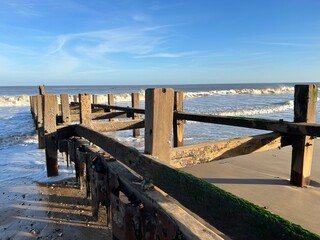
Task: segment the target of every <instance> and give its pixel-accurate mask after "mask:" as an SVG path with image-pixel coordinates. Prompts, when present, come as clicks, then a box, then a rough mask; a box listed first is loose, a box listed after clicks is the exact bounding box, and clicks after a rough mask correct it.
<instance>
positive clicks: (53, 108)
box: [43, 94, 59, 177]
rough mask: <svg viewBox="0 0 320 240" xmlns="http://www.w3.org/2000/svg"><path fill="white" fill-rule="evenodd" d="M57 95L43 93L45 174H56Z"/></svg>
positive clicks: (51, 175)
mask: <svg viewBox="0 0 320 240" xmlns="http://www.w3.org/2000/svg"><path fill="white" fill-rule="evenodd" d="M57 105H58V101H57V96H56V95H52V94H48V95H43V126H44V133H45V151H46V164H47V176H48V177H53V176H58V175H59V173H58V154H57V144H56V141H57V139H56V137H57V126H56V124H57V123H56V120H57Z"/></svg>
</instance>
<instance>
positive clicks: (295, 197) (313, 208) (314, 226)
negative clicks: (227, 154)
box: [182, 140, 320, 235]
mask: <svg viewBox="0 0 320 240" xmlns="http://www.w3.org/2000/svg"><path fill="white" fill-rule="evenodd" d="M291 150H292V148H291V146H288V147H285V148H282V149H280V150H279V149H276V150H270V151H265V152H260V153H252V154H249V155H244V156H239V157H233V158H228V159H224V160H220V161H214V162H211V163H206V164H200V165H196V166H188V167H185V168H183V169H182V170H183V171H185V172H188V173H191V174H193V175H194V176H196V177H199V178H202V179H204V180H206V181H208V182H210V183H212V184H214V185H216V186H218V187H220V188H222V189H224V190H225V191H227V192H231V193H233V194H234V195H236V196H239V197H241V198H244V199H246V200H248V201H250V202H252V203H254V204H256V205H258V206H261V207H263V208H265V209H267V210H268V211H270V212H272V213H275V214H277V215H279V216H281V217H282V218H284V219H287V220H289V221H290V222H293V223H296V224H298V225H301V226H302V227H303V228H305V229H307V230H309V231H311V232H314V233H316V234H318V235H320V222H319V216H320V207H319V206H320V159H319V156H320V141H319V140H317V141H316V143H315V150H314V154H313V162H312V172H311V182H310V186H308V187H304V188H300V187H295V186H292V185H290V182H289V181H290V169H291Z"/></svg>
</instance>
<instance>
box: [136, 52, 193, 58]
mask: <svg viewBox="0 0 320 240" xmlns="http://www.w3.org/2000/svg"><path fill="white" fill-rule="evenodd" d="M196 54H198V52H177V53H155V54H150V55H140V56H135V58H181V57H187V56H193V55H196Z"/></svg>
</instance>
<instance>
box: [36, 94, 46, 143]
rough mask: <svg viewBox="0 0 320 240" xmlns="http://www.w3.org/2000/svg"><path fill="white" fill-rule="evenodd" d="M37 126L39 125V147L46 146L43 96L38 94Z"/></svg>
mask: <svg viewBox="0 0 320 240" xmlns="http://www.w3.org/2000/svg"><path fill="white" fill-rule="evenodd" d="M37 115H38V118H37V126H38V148H39V149H44V148H45V139H44V127H43V96H41V95H38V96H37Z"/></svg>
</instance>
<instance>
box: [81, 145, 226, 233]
mask: <svg viewBox="0 0 320 240" xmlns="http://www.w3.org/2000/svg"><path fill="white" fill-rule="evenodd" d="M83 150H84V151H88V152H89V153H94V154H95V155H96V156H97V155H99V154H98V150H95V149H93V148H92V147H88V146H84V148H83ZM100 157H101V158H103V156H102V155H101V154H100ZM102 164H104V166H105V169H107V172H108V176H109V181H110V178H112V176H114V177H116V178H117V180H118V181H119V183H120V184H119V185H120V186H121V187H122V188H123V189H121V190H122V191H124V192H125V193H129V194H130V197H131V198H135V199H138V200H139V202H141V203H142V204H143V206H144V209H145V211H146V209H154V210H152V211H156V212H157V211H159V210H160V212H158V213H157V214H159V213H162V214H165V215H167V216H168V217H169V218H171V219H172V220H173V221H174V222H175V223H176V224H177V226H178V227H179V229H180V231H181V232H182V234H183V236H184V238H185V239H222V238H221V237H220V236H219V235H218V234H217V233H215V232H214V229H213V228H212V227H207V226H205V225H204V224H202V223H201V222H199V221H198V220H197V219H196V218H195V217H193V216H192V215H191V214H190V213H188V212H187V211H186V210H185V209H184V208H183V207H182V206H181V205H180V204H178V203H177V202H176V201H175V200H174V199H172V198H171V197H170V196H169V195H168V194H167V193H166V192H164V191H163V190H161V189H159V188H158V187H153V188H152V190H145V189H144V188H142V187H141V186H139V185H137V184H135V183H141V184H142V180H143V179H142V178H141V177H139V176H138V175H137V174H135V173H133V172H132V171H130V170H128V168H126V167H124V166H123V165H122V164H120V163H119V162H117V161H110V160H107V161H103V162H102ZM107 187H109V188H110V189H111V187H112V186H107ZM123 221H124V219H123ZM160 224H163V226H164V227H165V226H166V224H167V223H165V222H163V223H160Z"/></svg>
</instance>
